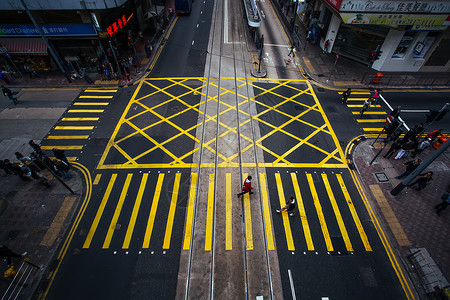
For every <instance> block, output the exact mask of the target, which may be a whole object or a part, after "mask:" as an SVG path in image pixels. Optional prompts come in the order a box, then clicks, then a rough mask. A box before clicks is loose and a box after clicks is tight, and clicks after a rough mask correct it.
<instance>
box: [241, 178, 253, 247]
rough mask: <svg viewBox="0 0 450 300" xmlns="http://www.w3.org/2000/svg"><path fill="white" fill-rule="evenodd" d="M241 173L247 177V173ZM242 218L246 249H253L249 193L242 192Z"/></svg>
mask: <svg viewBox="0 0 450 300" xmlns="http://www.w3.org/2000/svg"><path fill="white" fill-rule="evenodd" d="M243 175H244V178H247V177H248V173H244V174H243ZM244 180H245V179H244ZM242 182H243V181H242ZM244 220H245V241H246V244H247V247H246V249H247V250H253V228H252V210H251V206H250V193H245V194H244Z"/></svg>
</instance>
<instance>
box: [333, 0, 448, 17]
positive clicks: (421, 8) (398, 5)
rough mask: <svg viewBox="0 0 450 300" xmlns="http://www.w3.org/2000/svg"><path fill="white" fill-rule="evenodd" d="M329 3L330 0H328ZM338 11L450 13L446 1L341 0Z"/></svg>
mask: <svg viewBox="0 0 450 300" xmlns="http://www.w3.org/2000/svg"><path fill="white" fill-rule="evenodd" d="M328 1H329V2H330V3H331V1H332V0H328ZM335 1H337V0H335ZM341 2H342V4H341V6H340V8H339V11H341V12H344V11H357V12H385V13H409V14H411V13H433V14H445V13H447V14H448V13H450V2H448V1H433V2H431V1H370V0H367V1H364V0H343V1H341Z"/></svg>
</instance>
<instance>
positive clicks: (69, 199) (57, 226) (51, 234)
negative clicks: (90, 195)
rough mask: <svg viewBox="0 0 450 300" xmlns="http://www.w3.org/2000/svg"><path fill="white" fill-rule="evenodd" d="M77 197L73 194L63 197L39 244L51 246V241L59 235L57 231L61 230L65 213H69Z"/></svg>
mask: <svg viewBox="0 0 450 300" xmlns="http://www.w3.org/2000/svg"><path fill="white" fill-rule="evenodd" d="M76 199H77V198H76V197H74V196H66V197H65V198H64V202H63V203H62V205H61V207H60V208H59V210H58V213H57V214H56V216H55V218H54V219H53V221H52V224H51V225H50V227H49V228H48V229H47V232H46V233H45V236H44V238H43V239H42V241H41V244H40V245H41V246H47V247H51V246H53V243H54V242H55V240H56V238H57V237H58V235H59V232H60V231H61V228H62V227H63V225H64V222H65V220H66V218H67V215H68V214H69V212H70V210H71V209H72V206H73V204H74V202H75V200H76Z"/></svg>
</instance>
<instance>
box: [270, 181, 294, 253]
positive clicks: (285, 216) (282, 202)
mask: <svg viewBox="0 0 450 300" xmlns="http://www.w3.org/2000/svg"><path fill="white" fill-rule="evenodd" d="M275 180H276V183H277V190H278V198H279V199H278V200H279V201H280V207H283V206H285V205H286V203H285V199H286V198H285V197H284V191H283V184H282V182H281V176H280V173H275ZM281 214H282V218H283V227H284V233H285V235H286V243H287V248H288V250H289V251H295V247H294V239H293V238H292V231H291V224H290V222H289V215H288V213H287V212H286V211H283V212H282V213H281Z"/></svg>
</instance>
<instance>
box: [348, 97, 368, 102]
mask: <svg viewBox="0 0 450 300" xmlns="http://www.w3.org/2000/svg"><path fill="white" fill-rule="evenodd" d="M367 99H368V98H367V97H365V98H348V99H347V101H365V100H367Z"/></svg>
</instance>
